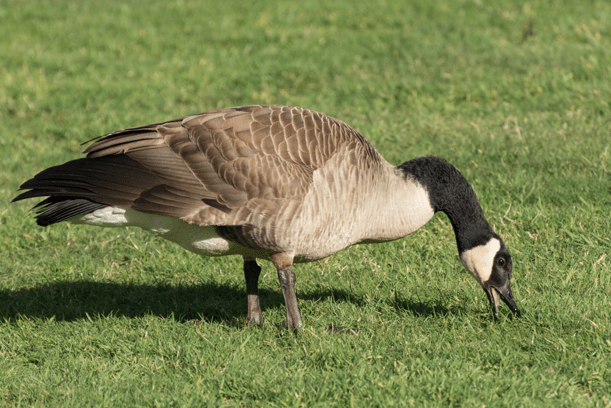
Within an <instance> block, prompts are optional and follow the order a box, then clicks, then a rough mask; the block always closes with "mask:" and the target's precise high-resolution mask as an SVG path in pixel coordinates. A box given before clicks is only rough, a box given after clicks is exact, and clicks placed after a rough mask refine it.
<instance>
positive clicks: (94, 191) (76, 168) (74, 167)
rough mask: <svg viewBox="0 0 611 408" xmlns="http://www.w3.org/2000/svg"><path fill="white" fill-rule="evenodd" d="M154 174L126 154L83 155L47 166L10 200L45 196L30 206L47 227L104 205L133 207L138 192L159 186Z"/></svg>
mask: <svg viewBox="0 0 611 408" xmlns="http://www.w3.org/2000/svg"><path fill="white" fill-rule="evenodd" d="M159 184H160V182H159V180H158V179H157V177H156V176H155V175H154V174H153V173H152V172H151V171H150V170H147V169H146V168H144V167H143V166H142V165H140V163H138V162H137V161H136V160H134V159H131V158H130V157H129V156H126V155H111V156H104V157H98V158H83V159H78V160H73V161H69V162H67V163H64V164H62V165H59V166H54V167H50V168H48V169H46V170H43V171H41V172H40V173H38V174H37V175H36V176H34V178H32V179H30V180H28V181H26V182H25V183H23V184H22V185H21V186H20V187H19V190H29V191H25V192H23V193H21V194H19V195H18V196H17V197H15V198H14V199H13V202H15V201H20V200H25V199H28V198H34V197H48V198H47V199H45V200H43V201H41V202H40V203H38V204H37V205H36V206H34V207H33V208H32V210H33V211H35V212H36V217H35V218H36V222H37V224H38V225H41V226H47V225H51V224H55V223H58V222H61V221H66V220H69V219H71V218H74V217H77V216H80V215H85V214H89V213H91V212H93V211H95V210H98V209H100V208H104V207H107V206H123V207H132V205H133V204H134V201H135V200H137V199H138V198H139V197H140V196H141V194H142V193H143V192H144V191H146V190H149V189H152V188H154V187H155V186H157V185H159Z"/></svg>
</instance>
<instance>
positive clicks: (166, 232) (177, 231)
mask: <svg viewBox="0 0 611 408" xmlns="http://www.w3.org/2000/svg"><path fill="white" fill-rule="evenodd" d="M70 222H71V223H73V224H86V225H95V226H98V227H114V228H116V227H131V226H134V227H140V228H142V229H143V230H145V231H148V232H150V233H152V234H154V235H157V236H159V237H161V238H163V239H167V240H168V241H172V242H175V243H177V244H178V245H180V246H182V247H183V248H185V249H186V250H188V251H191V252H194V253H196V254H198V255H204V256H224V255H232V254H239V253H242V251H241V249H243V248H242V247H240V246H239V245H237V244H235V243H233V242H231V241H228V240H226V239H224V238H222V237H220V236H219V235H218V234H217V233H216V230H215V227H214V226H206V227H198V226H195V225H190V224H187V223H186V222H184V221H182V220H180V219H177V218H173V217H166V216H163V215H152V214H146V213H142V212H139V211H135V210H132V209H131V208H123V207H105V208H101V209H99V210H96V211H94V212H92V213H90V214H86V215H82V216H79V217H75V218H72V219H71V220H70Z"/></svg>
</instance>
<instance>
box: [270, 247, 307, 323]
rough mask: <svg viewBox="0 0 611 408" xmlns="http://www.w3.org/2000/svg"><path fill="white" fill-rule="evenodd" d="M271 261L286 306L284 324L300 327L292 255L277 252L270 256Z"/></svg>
mask: <svg viewBox="0 0 611 408" xmlns="http://www.w3.org/2000/svg"><path fill="white" fill-rule="evenodd" d="M271 261H272V262H273V263H274V266H275V267H276V269H277V270H278V280H279V281H280V287H281V288H282V295H283V296H284V305H285V306H286V326H287V327H288V329H289V330H295V329H301V328H302V327H303V326H302V324H301V314H300V313H299V307H298V306H297V296H296V295H295V272H293V270H292V269H291V265H292V264H293V256H291V255H288V254H286V253H278V254H274V255H272V256H271Z"/></svg>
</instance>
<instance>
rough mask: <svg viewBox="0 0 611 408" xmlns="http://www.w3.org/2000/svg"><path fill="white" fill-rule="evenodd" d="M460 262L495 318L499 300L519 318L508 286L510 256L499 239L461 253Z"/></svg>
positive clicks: (491, 239)
mask: <svg viewBox="0 0 611 408" xmlns="http://www.w3.org/2000/svg"><path fill="white" fill-rule="evenodd" d="M460 260H461V261H462V264H463V265H464V266H465V268H467V270H469V272H471V273H472V274H473V276H474V277H475V279H476V280H477V281H478V282H479V284H480V285H481V286H482V288H483V289H484V292H486V296H487V297H488V300H489V301H490V305H491V306H492V312H493V313H494V316H495V317H496V316H498V309H499V302H500V299H503V302H505V304H506V305H507V306H509V309H511V311H512V312H514V313H515V314H516V315H518V316H520V310H519V309H518V307H517V306H516V302H515V300H514V299H513V294H512V293H511V286H510V284H509V278H510V277H511V272H512V269H513V264H512V261H511V255H509V251H507V248H505V244H504V243H503V240H502V239H501V238H500V237H498V236H493V237H492V238H490V239H488V240H487V241H485V242H483V243H479V244H477V245H475V246H473V247H472V248H470V249H467V250H464V251H462V253H461V254H460Z"/></svg>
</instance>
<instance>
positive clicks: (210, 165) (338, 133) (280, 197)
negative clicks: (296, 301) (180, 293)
mask: <svg viewBox="0 0 611 408" xmlns="http://www.w3.org/2000/svg"><path fill="white" fill-rule="evenodd" d="M355 140H356V141H357V142H358V143H362V144H365V145H366V146H367V147H368V149H369V150H370V151H371V153H372V154H375V155H377V152H375V149H373V147H372V146H371V145H370V144H369V142H368V141H367V140H366V139H365V138H364V137H363V136H362V135H360V134H359V133H358V132H356V131H355V130H354V129H352V128H351V127H349V126H348V125H346V124H345V123H343V122H340V121H338V120H336V119H333V118H330V117H328V116H326V115H323V114H321V113H317V112H313V111H309V110H306V109H301V108H295V107H287V106H245V107H239V108H229V109H220V110H214V111H209V112H204V113H201V114H199V115H194V116H189V117H186V118H183V119H178V120H175V121H170V122H166V123H161V124H155V125H148V126H141V127H136V128H130V129H126V130H121V131H117V132H112V133H109V134H107V135H105V136H102V137H101V138H99V139H98V140H96V141H95V142H94V143H93V144H92V145H90V146H89V147H88V148H87V149H86V150H85V153H87V158H88V159H101V158H104V157H113V156H115V157H116V155H122V156H124V157H128V158H129V159H131V160H134V161H135V162H137V163H138V164H139V165H140V166H142V167H143V168H144V169H146V170H148V171H149V172H150V173H151V174H153V175H154V176H155V178H156V180H157V182H156V183H154V184H155V185H154V186H152V187H151V186H150V182H149V183H147V184H146V189H143V190H142V191H141V192H139V194H138V197H137V198H136V199H135V200H133V202H132V204H131V205H130V207H132V208H133V209H135V210H138V211H142V212H147V213H152V214H160V215H169V216H174V217H179V218H181V219H183V220H185V221H186V222H189V223H191V224H196V225H202V226H203V225H245V224H246V223H252V222H253V221H252V220H253V219H257V220H258V222H257V223H260V222H264V221H265V219H267V218H269V217H270V216H272V215H273V214H274V213H275V212H277V210H278V209H279V207H280V206H282V205H284V204H286V202H287V201H296V202H299V201H301V200H302V198H303V196H304V195H305V194H306V193H307V191H308V189H309V187H310V184H311V183H312V175H313V172H314V171H316V170H317V169H318V168H321V167H323V166H324V165H325V163H326V162H327V161H328V160H329V159H330V158H331V157H333V156H334V155H335V154H336V153H337V152H338V149H339V147H340V146H342V145H344V144H345V143H346V142H350V143H351V144H353V143H354V142H355ZM108 171H112V169H109V170H108ZM120 178H121V174H116V179H117V180H120ZM118 198H120V197H118ZM108 201H109V200H106V201H105V202H108ZM253 215H254V216H253Z"/></svg>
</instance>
